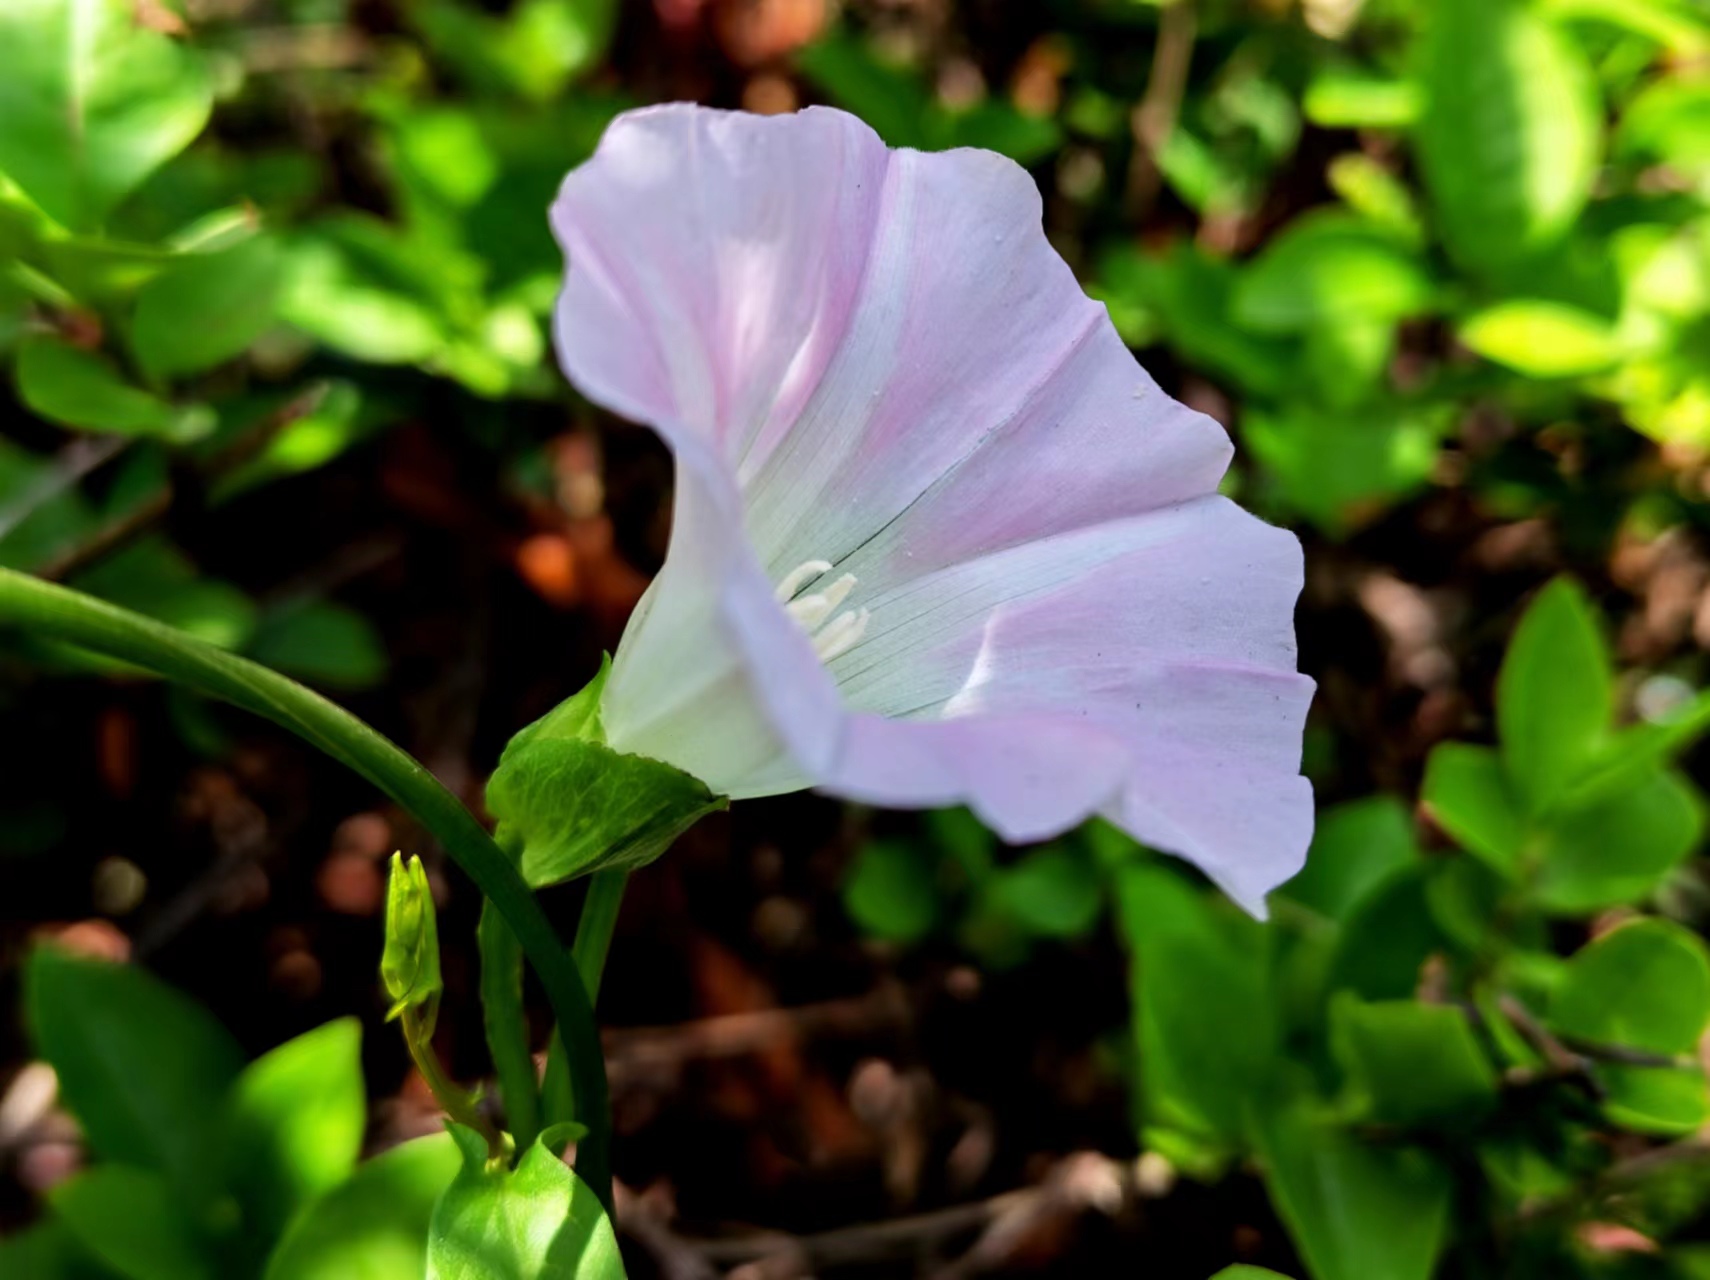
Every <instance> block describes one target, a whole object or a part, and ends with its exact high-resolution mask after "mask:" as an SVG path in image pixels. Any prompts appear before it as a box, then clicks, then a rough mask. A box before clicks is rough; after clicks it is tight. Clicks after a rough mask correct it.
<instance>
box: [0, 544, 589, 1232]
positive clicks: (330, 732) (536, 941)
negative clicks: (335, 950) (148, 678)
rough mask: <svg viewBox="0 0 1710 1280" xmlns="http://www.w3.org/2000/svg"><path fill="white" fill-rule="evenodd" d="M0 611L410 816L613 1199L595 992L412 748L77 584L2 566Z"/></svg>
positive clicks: (584, 1167)
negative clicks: (559, 1056)
mask: <svg viewBox="0 0 1710 1280" xmlns="http://www.w3.org/2000/svg"><path fill="white" fill-rule="evenodd" d="M0 623H10V624H12V625H14V626H18V627H22V628H24V629H26V630H29V631H31V632H34V633H36V634H38V635H42V636H47V637H50V638H52V639H55V640H59V641H63V642H65V643H68V644H72V645H76V646H78V647H80V648H84V649H89V650H93V651H94V652H96V653H101V654H105V655H107V656H109V657H113V658H118V659H120V660H121V661H124V662H128V663H131V664H133V665H135V666H138V667H142V668H144V669H146V670H148V671H152V672H155V673H156V674H158V675H162V676H165V677H167V678H168V679H171V680H176V681H179V682H180V683H183V684H186V685H189V686H190V687H192V688H194V689H198V690H200V691H201V692H203V693H206V694H210V695H212V696H214V697H217V698H222V699H224V700H226V701H227V702H231V703H233V704H234V705H236V706H239V707H242V708H243V709H244V710H246V711H250V712H253V713H255V714H256V715H260V716H264V717H266V718H267V719H269V720H272V721H274V722H275V723H276V724H279V725H282V726H283V727H284V728H286V729H289V730H291V731H292V732H293V733H295V734H297V735H298V736H300V737H301V738H303V739H304V740H305V741H307V742H309V743H310V744H312V745H313V746H316V747H318V748H320V749H321V750H322V751H324V752H326V753H327V754H328V755H330V756H331V757H332V758H333V759H335V760H337V761H339V762H340V763H342V764H344V765H346V766H348V767H349V768H351V769H353V770H354V771H355V772H357V773H358V774H360V775H361V776H362V777H364V778H366V779H367V780H368V781H369V782H371V783H373V784H374V786H376V787H378V788H379V789H380V790H381V791H383V792H384V793H385V794H386V795H388V796H389V797H391V798H392V799H393V800H394V801H396V802H397V803H398V804H399V805H402V806H403V807H404V808H405V809H407V810H408V811H409V812H410V813H411V814H413V815H414V816H415V818H416V819H417V821H419V822H420V823H421V824H422V825H423V826H424V827H425V828H427V830H428V831H429V832H431V833H432V834H433V835H434V837H435V838H436V839H438V840H439V842H440V843H441V844H442V845H443V846H444V847H445V851H446V853H447V854H448V855H450V857H451V858H452V859H453V860H454V861H455V862H456V863H457V864H458V865H459V866H460V867H462V868H463V870H464V871H465V872H466V873H468V875H469V878H470V879H472V880H473V881H474V882H475V884H476V886H477V887H478V888H479V889H480V890H481V892H482V893H483V894H484V895H485V896H486V898H487V900H488V901H489V902H491V903H492V904H493V906H494V908H495V909H496V910H497V911H498V912H499V914H500V915H501V916H503V917H504V919H505V922H506V923H507V924H508V925H510V927H511V931H512V932H513V933H514V934H515V935H516V938H517V942H518V943H519V944H520V945H521V947H522V950H523V954H524V955H526V956H527V957H528V959H529V962H530V963H531V964H533V965H534V967H535V971H536V972H537V973H538V974H539V975H540V980H541V985H542V987H544V988H545V991H546V997H547V1000H548V1001H549V1002H550V1003H551V1005H552V1012H553V1016H554V1017H555V1018H556V1019H557V1023H558V1029H559V1038H560V1039H562V1041H563V1048H564V1052H565V1056H566V1058H567V1061H568V1064H569V1069H570V1070H569V1074H570V1077H571V1081H572V1084H573V1086H574V1089H575V1097H576V1102H577V1110H578V1113H579V1114H578V1115H577V1119H578V1120H579V1121H580V1122H581V1123H582V1124H584V1125H586V1126H587V1129H588V1132H587V1135H586V1136H585V1137H584V1138H583V1139H582V1140H581V1142H580V1143H578V1144H577V1160H576V1171H577V1173H578V1174H579V1175H580V1176H581V1178H582V1180H583V1181H584V1182H586V1183H587V1184H588V1186H589V1187H590V1188H591V1189H592V1190H593V1192H594V1194H595V1195H597V1196H598V1197H599V1199H600V1202H601V1203H602V1204H603V1205H605V1206H606V1208H607V1210H608V1211H609V1210H610V1208H611V1203H612V1192H611V1111H610V1101H609V1098H608V1095H607V1091H606V1069H605V1059H604V1057H603V1055H602V1054H601V1051H600V1039H599V1029H598V1028H597V1027H596V1026H595V1024H594V1013H593V1006H592V1002H591V1001H590V1000H589V998H588V993H587V991H586V989H585V988H584V987H583V982H582V975H581V973H580V972H579V971H578V968H577V965H576V962H575V960H574V959H573V958H572V956H571V953H570V951H569V950H568V949H567V948H566V947H565V946H564V945H563V943H562V942H561V941H560V940H559V938H558V936H557V934H555V933H554V932H553V929H552V925H551V924H550V923H549V922H548V921H547V919H546V915H545V913H544V912H542V911H541V909H540V904H539V903H538V902H536V901H535V898H534V895H533V893H531V892H530V891H529V888H528V886H527V885H526V884H525V883H524V882H523V879H522V876H521V875H520V874H519V873H518V871H517V869H516V867H515V866H513V865H512V864H511V861H510V859H508V858H507V857H506V856H505V854H504V853H503V851H502V850H500V848H499V847H498V845H497V844H495V843H494V842H493V838H492V837H491V836H490V835H488V834H487V831H486V829H485V828H484V827H482V825H481V824H480V823H479V822H478V821H476V819H475V816H474V815H473V814H472V813H470V812H469V810H468V809H466V808H465V807H464V806H463V804H462V802H461V801H459V800H458V799H457V797H456V796H454V795H452V794H451V792H449V791H447V790H446V789H445V787H444V786H443V785H442V784H441V783H440V782H439V780H438V779H437V778H435V777H434V776H433V775H432V774H431V773H429V772H428V771H427V770H426V769H425V768H423V767H422V765H421V764H420V763H419V762H418V761H416V760H415V758H414V757H412V756H410V755H409V754H408V753H406V752H405V751H403V750H402V749H401V748H399V747H398V746H397V745H396V744H394V743H393V742H391V741H390V740H389V739H387V738H386V737H384V736H382V735H381V734H379V733H377V732H375V730H373V729H372V728H370V727H369V726H368V725H366V724H364V723H363V722H362V721H361V720H359V719H357V718H356V717H355V716H353V715H351V714H350V712H348V711H346V710H344V709H343V708H342V707H339V706H337V705H336V704H334V703H332V702H329V701H328V700H327V699H325V698H323V697H321V696H320V694H318V693H315V692H313V691H311V690H309V689H306V688H304V687H303V686H302V685H300V684H298V683H297V682H296V681H294V680H290V679H287V678H286V677H285V676H282V675H280V674H279V673H278V672H276V671H271V670H269V669H268V668H266V667H263V666H261V665H259V664H257V663H254V662H250V661H249V660H247V659H245V658H240V657H237V656H236V655H235V654H230V653H227V652H225V651H224V650H222V649H216V648H215V647H214V646H212V645H209V644H205V643H203V642H202V641H200V640H196V639H193V638H192V637H190V636H187V635H185V634H184V633H183V632H181V631H177V630H175V629H173V628H172V627H168V626H165V625H163V624H162V623H159V622H155V621H154V620H153V619H150V618H145V617H142V616H141V615H140V614H135V613H132V612H131V611H130V610H128V609H121V608H118V607H117V606H115V605H110V604H108V603H106V602H105V601H101V600H96V599H94V598H93V597H91V596H87V595H84V594H83V593H81V592H78V591H73V590H70V589H68V588H66V587H60V586H56V585H54V584H52V583H48V582H43V581H41V580H40V579H38V578H33V577H31V576H29V575H28V574H22V573H17V572H15V571H13V570H10V569H3V568H0Z"/></svg>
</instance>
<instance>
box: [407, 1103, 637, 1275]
mask: <svg viewBox="0 0 1710 1280" xmlns="http://www.w3.org/2000/svg"><path fill="white" fill-rule="evenodd" d="M451 1132H452V1136H453V1137H455V1138H456V1139H457V1142H458V1146H459V1147H461V1148H462V1151H463V1168H462V1169H460V1170H459V1171H458V1174H457V1177H456V1178H455V1179H454V1180H453V1182H452V1184H451V1186H450V1187H448V1188H446V1192H445V1195H444V1196H443V1197H441V1199H440V1202H439V1205H438V1207H437V1208H435V1209H434V1212H433V1226H432V1228H431V1231H430V1233H429V1238H428V1270H427V1274H428V1280H623V1275H624V1270H623V1259H622V1257H621V1255H620V1254H619V1253H618V1246H617V1237H616V1236H615V1235H614V1234H613V1233H612V1225H611V1223H610V1221H608V1220H607V1218H606V1215H605V1212H604V1211H603V1210H602V1209H601V1208H600V1202H599V1201H598V1200H597V1199H596V1198H595V1197H594V1193H593V1192H592V1191H590V1190H589V1189H588V1188H587V1186H586V1185H584V1184H583V1182H582V1180H581V1179H580V1178H578V1177H577V1176H576V1175H575V1174H574V1173H572V1172H571V1171H570V1168H569V1166H568V1165H566V1164H565V1163H564V1162H563V1161H561V1160H560V1159H559V1158H558V1157H557V1156H555V1155H553V1154H552V1152H551V1151H549V1150H548V1149H547V1148H546V1146H545V1145H544V1144H543V1143H539V1142H537V1143H535V1144H534V1146H532V1147H530V1148H529V1149H528V1151H527V1153H525V1154H524V1156H523V1158H522V1160H521V1162H520V1163H519V1164H518V1165H517V1167H516V1170H515V1171H514V1172H513V1171H511V1170H509V1169H506V1168H503V1167H502V1166H501V1167H498V1168H490V1167H489V1166H488V1161H487V1144H486V1141H485V1140H484V1139H482V1138H481V1136H480V1135H479V1134H477V1133H475V1132H474V1131H473V1130H469V1129H465V1128H463V1127H462V1126H453V1127H452V1131H451Z"/></svg>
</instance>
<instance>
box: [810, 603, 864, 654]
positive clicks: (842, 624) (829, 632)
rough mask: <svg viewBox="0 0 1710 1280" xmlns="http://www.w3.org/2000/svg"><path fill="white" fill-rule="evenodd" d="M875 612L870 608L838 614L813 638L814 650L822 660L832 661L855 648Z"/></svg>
mask: <svg viewBox="0 0 1710 1280" xmlns="http://www.w3.org/2000/svg"><path fill="white" fill-rule="evenodd" d="M872 617H873V614H872V611H871V610H868V609H851V610H848V611H847V612H844V613H840V614H838V615H837V616H836V617H835V618H833V619H832V620H831V622H830V623H829V624H827V626H826V627H825V629H824V630H823V631H821V632H820V633H819V634H818V635H816V636H814V638H813V651H814V652H815V653H817V654H818V655H819V660H820V661H821V662H830V661H831V660H832V659H833V658H836V657H840V656H841V655H843V654H845V653H848V652H849V651H850V650H851V649H853V648H854V647H855V646H856V645H857V644H858V643H859V642H860V640H861V637H862V636H863V635H865V634H866V632H867V623H868V622H869V621H871V620H872Z"/></svg>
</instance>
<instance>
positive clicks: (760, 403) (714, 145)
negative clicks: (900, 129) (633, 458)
mask: <svg viewBox="0 0 1710 1280" xmlns="http://www.w3.org/2000/svg"><path fill="white" fill-rule="evenodd" d="M887 154H888V153H887V152H886V149H885V146H884V144H883V143H882V142H881V141H880V140H879V138H878V136H877V135H876V134H874V133H873V131H872V130H871V129H869V128H867V126H866V125H864V124H862V123H861V122H860V121H858V120H856V119H855V118H854V117H853V116H848V115H845V114H843V113H842V112H838V111H827V110H808V111H804V112H801V113H799V114H797V115H794V116H790V117H782V118H769V117H761V116H749V115H742V114H738V113H733V112H723V111H708V110H705V109H702V108H699V107H692V106H688V105H686V104H681V103H677V104H671V105H667V106H662V107H650V108H647V109H644V110H641V111H631V112H626V113H625V114H624V115H621V116H619V117H618V118H617V119H616V120H614V121H613V122H612V124H611V126H610V128H608V129H607V130H606V133H605V136H604V138H603V139H602V140H601V142H600V145H599V148H598V149H597V150H596V152H595V153H594V156H593V158H592V159H590V160H589V161H588V162H587V163H586V164H584V165H582V166H580V167H579V168H577V169H575V170H574V171H573V172H571V174H570V175H569V177H567V178H566V179H565V180H564V185H563V187H562V189H561V190H560V192H559V197H558V201H557V203H556V204H554V206H553V209H552V227H553V231H554V233H555V234H556V235H557V237H558V239H559V242H560V244H561V245H562V246H563V248H564V252H565V255H566V257H567V258H568V260H569V263H570V271H569V275H568V277H567V279H566V281H565V286H564V291H563V293H562V294H561V295H560V297H559V303H558V308H557V311H556V314H555V321H554V324H555V337H556V340H557V346H558V351H559V357H560V359H561V360H562V362H563V365H564V369H565V372H566V373H568V374H569V375H570V378H571V380H572V381H573V382H574V383H575V384H576V385H577V386H578V387H580V388H581V389H582V391H583V392H584V393H585V394H586V395H588V396H590V397H591V398H593V399H595V400H597V401H599V402H600V403H602V404H604V405H605V406H606V407H607V408H610V409H613V410H615V411H616V412H618V413H621V414H624V415H625V416H627V417H630V418H634V419H636V420H637V421H641V422H646V423H648V424H650V425H651V426H653V427H655V428H657V429H658V430H659V431H661V432H662V433H663V434H664V435H665V436H666V438H667V439H668V440H669V441H670V442H671V443H672V445H673V446H674V447H678V448H682V447H685V446H687V447H701V448H705V449H706V450H707V451H708V452H710V453H711V454H712V455H713V456H714V457H717V458H720V459H722V460H723V461H724V462H725V463H726V464H728V466H729V467H730V469H731V470H732V472H735V471H736V470H737V469H739V468H740V467H741V466H742V465H743V463H744V460H745V459H748V458H749V457H750V455H753V456H754V457H755V458H756V459H758V458H759V457H760V456H762V455H763V452H764V449H765V448H766V447H768V445H769V442H775V441H776V439H777V438H778V436H779V435H780V434H781V433H782V432H783V431H784V430H786V429H787V428H788V427H789V426H790V424H791V423H793V422H794V421H795V419H796V417H797V415H798V414H799V412H800V410H801V407H802V404H803V402H804V401H805V399H806V397H807V396H808V395H809V394H810V393H811V392H812V390H813V389H814V387H815V386H816V385H817V384H818V381H819V378H820V375H821V373H822V372H823V370H824V368H825V365H826V362H827V361H828V360H829V359H830V357H831V355H832V353H833V352H834V351H835V349H836V347H837V346H838V344H839V343H840V342H841V341H842V338H843V332H844V328H845V326H846V325H847V324H848V321H849V318H850V315H851V314H852V311H853V308H854V302H855V296H856V293H857V290H858V287H859V283H860V279H861V275H862V273H863V270H864V268H865V263H866V256H867V248H868V245H869V243H870V240H871V234H872V233H871V228H872V224H873V222H874V219H875V217H876V210H877V202H878V198H879V191H880V188H881V186H882V183H883V174H884V171H885V169H886V167H887V164H888V160H887Z"/></svg>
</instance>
